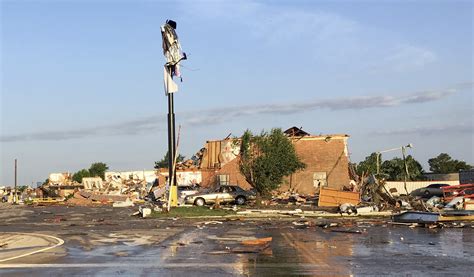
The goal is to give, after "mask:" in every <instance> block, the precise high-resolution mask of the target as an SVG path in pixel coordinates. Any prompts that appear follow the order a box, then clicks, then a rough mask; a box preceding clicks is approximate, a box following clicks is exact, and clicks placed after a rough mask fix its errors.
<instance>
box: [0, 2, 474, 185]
mask: <svg viewBox="0 0 474 277" xmlns="http://www.w3.org/2000/svg"><path fill="white" fill-rule="evenodd" d="M166 19H173V20H175V21H177V23H178V28H177V32H178V35H179V36H180V40H181V44H182V47H183V50H184V51H185V52H186V53H187V54H188V58H189V60H188V61H185V62H184V68H183V75H184V82H183V83H180V91H179V92H178V93H177V94H176V96H175V102H176V106H175V109H176V113H177V114H176V116H177V124H181V125H182V133H181V142H180V152H181V153H182V154H184V155H186V156H187V157H190V156H191V155H192V154H194V153H195V152H196V151H198V150H199V149H200V148H201V147H202V146H203V144H204V142H205V141H206V140H210V139H220V138H224V137H226V136H227V135H228V134H229V133H232V134H233V135H240V134H241V133H242V132H243V131H244V130H245V129H247V128H249V129H251V130H253V131H255V132H259V131H260V130H262V129H269V128H272V127H281V128H287V127H291V126H298V127H303V129H304V130H306V131H308V132H310V133H312V134H331V133H347V134H349V135H351V138H350V140H349V150H350V153H351V160H352V161H355V162H357V161H360V160H361V159H363V158H364V157H365V156H367V155H368V154H370V153H371V152H374V151H377V150H383V149H388V148H393V147H397V146H401V145H404V144H407V143H413V144H414V146H415V147H414V148H413V149H411V150H409V151H410V154H412V155H414V156H415V158H416V159H418V160H419V161H420V162H422V164H423V165H424V166H425V169H428V168H427V163H426V161H427V159H428V158H430V157H434V156H436V155H438V154H439V153H441V152H447V153H449V154H451V155H452V156H453V157H454V158H457V159H461V160H465V161H467V162H469V163H471V164H472V163H474V152H473V148H474V139H473V134H474V132H473V131H474V127H473V125H474V120H473V114H474V113H473V112H474V111H473V110H474V109H473V107H474V105H473V104H474V103H473V79H474V78H473V59H474V56H473V50H472V49H473V4H472V2H470V1H459V2H456V1H371V2H368V1H331V2H329V1H327V2H323V1H202V2H198V1H172V2H171V1H170V2H166V1H66V0H65V1H1V44H0V46H1V97H0V101H1V114H0V116H1V118H0V119H1V120H0V124H1V137H0V154H1V168H0V184H6V185H8V184H12V183H13V160H14V159H15V158H18V160H19V182H20V183H22V184H31V182H36V181H42V180H44V179H46V178H47V177H48V174H49V173H51V172H67V171H69V172H74V171H77V170H79V169H81V168H87V167H88V166H89V165H90V164H91V163H92V162H96V161H102V162H106V163H107V164H108V165H109V167H110V168H111V169H112V170H131V169H135V170H142V169H151V168H152V167H153V162H154V161H155V160H159V159H161V157H162V156H163V155H164V153H165V152H166V149H167V144H166V120H165V118H166V113H167V110H166V109H167V105H166V97H165V96H164V92H163V84H162V76H163V75H162V65H163V64H164V57H163V55H162V49H161V35H160V30H159V27H160V25H161V24H163V23H164V22H165V20H166ZM393 155H400V154H399V153H394V154H393ZM393 155H386V156H385V157H386V158H391V157H392V156H393Z"/></svg>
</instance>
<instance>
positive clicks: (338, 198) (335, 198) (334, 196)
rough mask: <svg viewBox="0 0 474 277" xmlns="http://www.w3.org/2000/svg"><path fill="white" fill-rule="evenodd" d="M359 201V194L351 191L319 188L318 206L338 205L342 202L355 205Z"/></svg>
mask: <svg viewBox="0 0 474 277" xmlns="http://www.w3.org/2000/svg"><path fill="white" fill-rule="evenodd" d="M359 202H360V194H359V193H358V192H352V191H340V190H337V189H331V188H321V189H320V191H319V202H318V206H320V207H338V206H340V205H341V204H344V203H350V204H353V205H357V204H359Z"/></svg>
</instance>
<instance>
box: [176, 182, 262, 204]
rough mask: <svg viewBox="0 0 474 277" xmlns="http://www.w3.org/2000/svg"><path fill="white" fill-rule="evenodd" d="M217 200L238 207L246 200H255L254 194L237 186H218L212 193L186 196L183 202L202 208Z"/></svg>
mask: <svg viewBox="0 0 474 277" xmlns="http://www.w3.org/2000/svg"><path fill="white" fill-rule="evenodd" d="M217 199H219V201H220V203H231V202H235V203H236V204H238V205H243V204H245V203H246V202H247V201H248V200H250V199H255V193H254V192H253V191H246V190H243V189H242V188H241V187H239V186H232V185H228V186H220V187H218V188H216V189H215V190H214V191H210V192H207V193H197V194H194V195H189V196H186V197H185V198H184V202H185V203H186V204H194V205H196V206H203V205H206V204H213V203H215V202H216V200H217Z"/></svg>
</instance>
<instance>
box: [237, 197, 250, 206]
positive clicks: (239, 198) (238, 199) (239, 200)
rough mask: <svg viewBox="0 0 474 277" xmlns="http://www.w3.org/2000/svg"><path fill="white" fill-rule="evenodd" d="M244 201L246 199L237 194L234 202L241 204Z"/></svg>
mask: <svg viewBox="0 0 474 277" xmlns="http://www.w3.org/2000/svg"><path fill="white" fill-rule="evenodd" d="M246 201H247V199H245V197H243V196H237V198H235V202H236V203H237V205H243V204H245V202H246Z"/></svg>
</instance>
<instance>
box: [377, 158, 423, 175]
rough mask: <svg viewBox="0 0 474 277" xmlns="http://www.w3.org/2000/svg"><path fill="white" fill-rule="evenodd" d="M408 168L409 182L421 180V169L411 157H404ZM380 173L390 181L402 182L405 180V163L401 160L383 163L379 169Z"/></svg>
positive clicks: (396, 159) (394, 159) (395, 159)
mask: <svg viewBox="0 0 474 277" xmlns="http://www.w3.org/2000/svg"><path fill="white" fill-rule="evenodd" d="M406 163H407V167H408V175H409V176H408V177H409V178H408V179H407V180H409V181H416V180H422V179H423V173H424V171H423V167H422V166H421V164H420V163H419V162H418V161H417V160H415V159H414V158H413V157H412V156H411V155H408V156H407V157H406ZM380 171H381V172H382V173H384V174H386V175H387V176H388V180H391V181H403V180H404V179H405V174H406V173H405V163H404V161H403V159H401V158H393V159H391V160H387V161H384V162H383V163H382V166H381V167H380Z"/></svg>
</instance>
